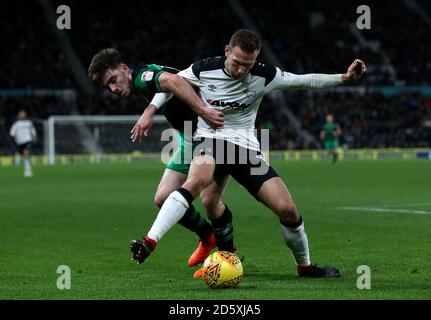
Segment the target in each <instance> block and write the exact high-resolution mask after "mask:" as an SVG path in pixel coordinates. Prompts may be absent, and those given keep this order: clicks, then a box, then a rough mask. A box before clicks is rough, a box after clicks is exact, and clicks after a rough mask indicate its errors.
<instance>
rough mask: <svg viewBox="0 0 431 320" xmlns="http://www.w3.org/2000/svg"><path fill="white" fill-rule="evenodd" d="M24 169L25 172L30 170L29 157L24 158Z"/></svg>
mask: <svg viewBox="0 0 431 320" xmlns="http://www.w3.org/2000/svg"><path fill="white" fill-rule="evenodd" d="M23 162H24V170H25V172H31V163H30V160H29V159H24V160H23Z"/></svg>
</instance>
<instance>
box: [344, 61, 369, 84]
mask: <svg viewBox="0 0 431 320" xmlns="http://www.w3.org/2000/svg"><path fill="white" fill-rule="evenodd" d="M365 71H367V67H366V66H365V63H364V61H362V60H360V59H356V60H355V61H353V63H352V64H351V65H350V67H349V68H348V69H347V72H346V73H345V74H343V76H342V79H343V81H344V82H353V83H354V82H357V81H358V80H359V79H360V78H361V77H362V75H363V74H364V73H365Z"/></svg>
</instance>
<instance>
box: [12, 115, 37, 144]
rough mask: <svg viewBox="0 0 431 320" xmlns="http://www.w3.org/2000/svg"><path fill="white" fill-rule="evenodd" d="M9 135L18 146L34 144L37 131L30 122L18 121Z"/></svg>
mask: <svg viewBox="0 0 431 320" xmlns="http://www.w3.org/2000/svg"><path fill="white" fill-rule="evenodd" d="M9 133H10V135H11V136H12V137H13V138H14V139H15V142H16V144H18V145H21V144H25V143H28V142H32V141H33V138H36V129H35V128H34V125H33V122H31V121H30V120H17V121H16V122H15V123H14V124H13V125H12V127H11V128H10V132H9Z"/></svg>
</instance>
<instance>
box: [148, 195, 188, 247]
mask: <svg viewBox="0 0 431 320" xmlns="http://www.w3.org/2000/svg"><path fill="white" fill-rule="evenodd" d="M188 208H189V204H188V202H187V200H186V199H184V197H183V196H182V194H181V193H179V192H178V191H174V192H172V193H171V194H170V195H169V197H168V198H167V199H166V200H165V202H164V203H163V206H162V208H161V209H160V211H159V214H158V215H157V218H156V220H155V221H154V223H153V226H152V227H151V229H150V231H149V232H148V237H150V238H151V239H153V240H154V241H156V242H159V240H160V239H161V238H162V237H163V236H164V235H165V233H166V232H168V231H169V229H171V228H172V227H173V226H174V225H175V224H176V223H177V222H178V221H180V220H181V218H182V217H183V216H184V214H185V213H186V211H187V210H188Z"/></svg>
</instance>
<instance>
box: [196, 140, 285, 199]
mask: <svg viewBox="0 0 431 320" xmlns="http://www.w3.org/2000/svg"><path fill="white" fill-rule="evenodd" d="M198 139H200V138H198ZM193 155H194V156H199V155H210V156H212V157H213V158H214V160H215V161H216V169H215V173H214V176H219V175H230V176H232V178H234V179H235V180H236V181H237V182H238V183H239V184H241V185H242V186H243V187H244V188H246V189H247V191H248V192H249V193H250V194H251V195H252V196H254V197H255V198H256V199H257V193H258V192H259V190H260V187H261V186H262V185H263V184H264V182H265V181H268V180H269V179H271V178H274V177H278V174H277V172H275V170H274V169H273V168H272V167H271V166H270V165H269V164H268V162H266V160H265V158H264V157H263V156H262V154H261V152H260V151H257V150H251V149H246V148H243V147H240V146H238V145H236V144H233V143H231V142H228V141H225V140H220V139H211V138H202V139H201V140H197V139H196V140H195V141H194V153H193Z"/></svg>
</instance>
